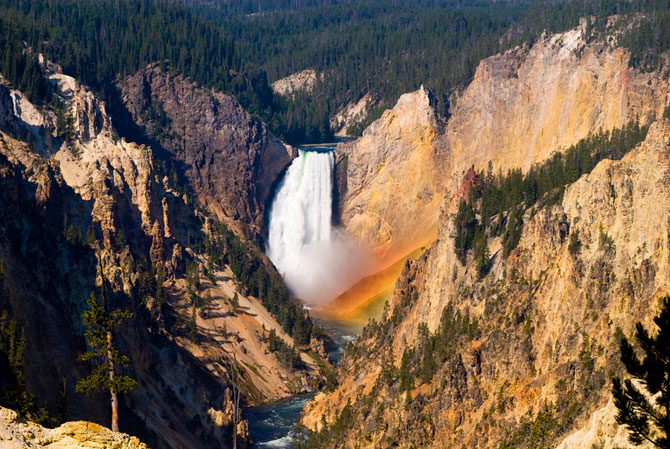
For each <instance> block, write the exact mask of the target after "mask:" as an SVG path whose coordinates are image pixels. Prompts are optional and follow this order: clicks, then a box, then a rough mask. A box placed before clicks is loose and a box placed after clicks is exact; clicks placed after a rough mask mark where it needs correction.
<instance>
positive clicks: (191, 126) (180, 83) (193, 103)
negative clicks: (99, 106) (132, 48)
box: [119, 66, 292, 236]
mask: <svg viewBox="0 0 670 449" xmlns="http://www.w3.org/2000/svg"><path fill="white" fill-rule="evenodd" d="M119 88H120V90H121V93H122V96H123V102H124V103H125V105H126V107H127V108H128V110H129V111H130V113H131V114H132V118H133V120H134V121H135V122H136V123H137V124H138V125H139V126H140V127H141V128H142V129H143V131H144V132H145V133H146V135H147V136H148V137H149V138H150V139H154V140H155V141H157V142H158V143H159V144H160V146H161V147H162V148H163V149H164V150H165V151H166V152H167V153H169V156H168V157H169V158H170V159H171V160H172V162H173V163H175V169H176V170H177V172H178V173H179V175H180V176H183V179H185V180H186V182H187V183H188V186H189V187H190V190H191V192H192V193H193V195H194V196H195V199H196V201H197V202H198V203H199V204H200V205H202V206H203V207H204V208H205V209H207V210H209V211H210V212H211V213H213V214H214V216H215V217H216V218H217V219H219V220H222V221H225V222H227V223H228V224H229V225H232V226H234V227H235V228H237V229H239V230H242V231H243V232H244V233H246V234H247V235H253V236H257V235H260V233H261V229H262V226H263V217H264V212H265V208H266V206H269V204H268V202H269V201H270V200H271V198H270V194H271V188H272V186H273V184H274V183H275V182H276V181H277V178H278V177H279V175H280V173H282V172H283V170H284V169H285V168H286V167H287V166H288V164H289V163H290V161H291V153H292V152H291V150H290V149H289V148H287V147H286V146H284V144H282V143H281V142H280V141H279V139H277V138H276V137H275V136H274V135H273V134H272V133H271V132H270V130H269V129H268V127H267V126H266V125H265V124H264V123H263V122H261V121H260V120H258V119H255V118H252V117H251V115H250V114H249V113H248V112H246V111H245V110H244V109H243V108H242V106H241V105H240V104H239V103H238V102H237V100H235V99H234V98H232V97H230V96H228V95H224V94H222V93H220V92H215V91H212V90H210V89H204V88H199V87H197V86H196V85H194V84H193V83H192V82H190V81H189V80H187V79H184V78H182V77H178V76H173V75H170V74H168V73H166V72H164V71H161V70H160V68H159V67H158V66H149V67H148V68H146V69H145V70H141V71H140V72H138V73H136V74H135V75H133V76H131V77H128V78H126V79H125V80H123V81H121V82H120V83H119Z"/></svg>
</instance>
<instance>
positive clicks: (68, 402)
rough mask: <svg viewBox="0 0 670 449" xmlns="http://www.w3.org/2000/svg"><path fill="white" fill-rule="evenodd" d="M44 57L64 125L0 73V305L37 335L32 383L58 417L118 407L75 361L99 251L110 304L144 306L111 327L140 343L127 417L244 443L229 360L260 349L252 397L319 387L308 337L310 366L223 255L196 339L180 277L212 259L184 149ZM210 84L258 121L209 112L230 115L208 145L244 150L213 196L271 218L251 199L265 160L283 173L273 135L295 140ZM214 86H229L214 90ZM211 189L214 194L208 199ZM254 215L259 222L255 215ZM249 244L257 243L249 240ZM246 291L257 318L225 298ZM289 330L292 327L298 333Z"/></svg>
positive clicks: (201, 441) (250, 372) (204, 440)
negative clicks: (137, 130)
mask: <svg viewBox="0 0 670 449" xmlns="http://www.w3.org/2000/svg"><path fill="white" fill-rule="evenodd" d="M46 73H47V75H48V76H49V78H50V79H51V80H52V81H53V82H54V83H55V84H57V85H58V87H59V92H60V94H59V95H60V100H61V101H62V102H63V105H64V108H65V115H64V117H65V118H66V120H62V119H61V120H60V121H61V122H63V121H65V122H69V126H67V125H66V126H63V124H62V123H61V125H58V123H59V120H57V117H56V114H55V112H54V111H53V110H51V109H50V108H49V107H36V106H34V105H32V104H30V102H29V101H28V100H27V99H26V97H25V96H24V95H22V94H21V92H17V91H15V90H11V89H9V88H8V87H7V86H6V85H5V84H4V83H0V264H1V265H2V268H3V270H2V273H1V275H0V312H2V311H7V312H8V313H9V316H10V317H12V318H13V319H15V320H16V322H17V324H18V327H19V329H21V330H22V332H23V335H24V337H25V341H26V349H25V381H26V385H27V390H28V391H29V392H31V393H33V394H34V395H35V396H36V397H37V398H38V401H39V405H40V406H42V405H44V406H46V407H47V408H48V409H49V410H50V412H51V413H55V412H54V411H56V410H57V413H59V414H60V415H62V416H57V418H59V419H72V420H77V419H86V420H92V421H96V422H99V423H108V422H110V418H109V415H110V413H109V406H108V399H107V397H106V395H105V394H100V395H92V396H90V397H87V396H85V395H82V394H79V393H75V385H76V383H77V381H79V380H80V379H82V378H83V377H84V376H85V375H86V374H87V373H88V372H90V369H91V366H90V365H87V364H85V363H82V362H80V361H78V355H79V354H81V353H83V352H85V351H86V342H85V340H84V338H83V333H84V329H83V328H82V324H81V323H82V321H81V314H82V312H83V310H84V309H85V308H86V300H87V299H88V297H89V295H90V292H91V291H99V286H100V283H101V279H100V276H97V273H96V271H97V270H96V265H97V261H96V258H97V257H96V256H97V255H99V256H100V258H101V260H102V262H103V264H104V274H105V278H106V279H107V282H108V293H109V298H108V299H109V303H110V307H112V308H116V307H121V308H126V309H128V310H130V311H131V312H132V313H133V318H132V320H131V321H130V322H129V323H128V324H127V326H125V327H124V328H123V329H122V330H121V331H119V332H117V333H116V335H115V339H116V344H117V345H118V347H119V348H120V350H121V351H122V352H123V353H124V354H128V355H129V357H130V360H131V365H130V367H129V369H128V374H130V375H132V376H133V377H134V378H135V379H137V380H138V386H137V387H136V388H135V390H134V391H133V392H132V393H130V394H127V395H123V396H122V398H121V409H120V417H121V418H120V427H121V428H122V429H124V430H126V431H128V432H130V433H133V434H136V435H139V436H141V438H142V440H143V441H146V442H147V443H148V444H150V445H151V446H152V447H155V448H189V449H197V448H205V447H207V448H212V447H221V448H225V447H229V446H230V444H231V442H232V432H234V431H236V432H238V434H239V435H238V436H239V438H238V445H239V447H241V448H244V447H246V445H247V443H248V429H247V427H246V421H242V422H241V423H240V424H239V426H238V428H237V429H234V428H233V427H234V424H233V420H232V417H233V411H232V410H233V408H232V405H231V404H232V403H231V401H230V396H231V394H230V387H231V385H230V383H231V382H230V369H229V368H228V363H226V361H227V360H228V359H229V358H232V353H233V352H234V351H240V352H241V353H242V354H243V355H241V356H240V359H241V360H242V361H243V362H249V359H250V357H249V356H247V355H246V353H247V352H249V353H252V354H254V355H255V359H254V362H253V365H252V364H251V363H250V362H249V363H248V364H247V365H242V364H241V363H240V366H239V371H240V372H241V373H242V377H243V379H242V381H241V384H242V389H243V393H242V403H243V404H251V403H258V402H260V401H263V400H268V399H277V398H280V397H285V396H287V395H288V394H290V393H292V392H297V391H305V390H307V389H312V388H315V386H316V383H317V382H318V381H317V380H316V379H315V377H316V375H315V372H316V371H317V368H316V366H315V364H314V362H313V360H312V359H311V358H310V357H308V356H307V355H306V354H305V353H302V357H303V359H304V362H305V363H306V365H307V367H306V368H305V369H304V370H299V371H293V370H288V369H286V368H283V367H282V366H281V365H280V364H279V363H278V362H277V360H276V356H275V354H273V353H272V352H270V351H269V350H267V343H265V342H264V341H261V339H260V338H259V332H260V330H261V328H262V326H263V325H265V326H266V328H267V329H268V330H269V329H272V328H277V329H279V328H280V325H279V324H278V323H277V322H276V320H275V319H274V318H273V317H272V316H271V315H270V314H269V313H268V311H267V310H265V309H264V308H263V307H262V306H261V304H260V302H259V301H258V300H257V299H255V298H247V297H246V295H245V294H244V292H243V287H241V286H240V285H239V282H237V280H236V279H235V277H234V275H233V274H232V272H230V269H229V267H226V266H223V267H219V268H220V269H222V270H227V271H226V275H225V276H222V277H221V278H220V279H218V281H217V280H216V279H215V281H216V283H215V284H216V285H214V284H212V282H211V281H208V282H209V284H205V280H204V274H202V275H201V278H202V279H201V282H202V283H203V284H205V285H209V287H210V288H209V289H208V290H212V295H211V301H210V302H209V303H208V308H209V310H218V309H223V310H225V313H224V314H223V315H219V316H218V317H216V318H215V317H214V316H212V317H210V318H209V319H205V318H204V317H202V316H201V318H202V319H201V320H199V321H198V322H197V323H196V328H195V337H196V339H200V341H202V342H203V343H202V344H201V345H195V344H193V343H192V342H191V341H190V340H189V338H188V335H189V333H188V332H189V331H187V325H186V323H188V322H189V320H190V319H191V317H192V304H193V299H192V297H191V294H190V293H189V292H187V289H186V288H184V287H183V284H184V280H183V278H184V274H185V271H186V270H185V268H186V263H187V262H188V261H189V260H190V261H192V262H193V261H195V262H196V263H197V262H204V260H203V259H202V256H201V255H199V254H196V253H195V252H194V249H193V247H192V246H193V243H197V242H199V241H202V239H203V236H204V235H205V233H206V232H209V231H208V230H209V229H210V227H211V226H210V223H211V221H212V218H211V217H210V216H208V215H207V214H206V213H205V212H200V211H196V210H195V208H194V207H193V206H192V204H190V203H189V202H188V201H187V198H186V195H183V192H182V191H179V190H178V186H176V185H175V184H174V182H173V181H174V180H173V179H171V178H170V177H169V176H165V175H164V174H163V173H162V172H161V170H160V169H159V167H160V162H162V163H164V164H166V165H168V166H170V165H171V163H172V162H174V163H178V162H179V161H180V159H178V158H177V156H175V155H171V154H170V153H167V156H166V157H167V159H163V160H162V161H160V162H159V161H158V160H157V158H156V157H155V155H154V153H153V152H152V149H151V147H149V146H146V145H139V144H136V143H133V142H127V141H125V140H124V139H122V138H120V137H119V136H118V134H117V133H116V131H115V129H114V128H113V127H112V123H111V120H110V118H109V115H108V114H107V111H106V108H105V105H104V104H103V103H102V102H101V101H99V100H98V99H97V98H96V97H95V96H94V95H93V93H92V92H91V91H90V90H89V89H87V88H86V87H85V86H83V85H81V84H79V83H78V82H77V81H76V80H74V79H73V78H71V77H69V76H66V75H63V74H62V73H59V72H57V71H55V72H54V71H52V70H47V72H46ZM166 80H167V78H165V79H164V80H163V81H165V82H167V81H166ZM174 81H175V83H176V84H177V87H174V89H184V90H188V89H191V90H190V91H189V92H190V94H189V93H183V91H180V92H182V93H183V95H186V96H187V97H188V95H194V96H196V97H198V98H200V99H201V96H204V95H205V94H203V93H202V92H201V93H200V94H198V93H197V92H196V93H193V90H192V85H190V84H188V83H184V82H183V81H181V80H180V79H176V80H174ZM161 86H162V88H163V89H169V88H168V87H166V86H163V85H161ZM179 86H181V87H179ZM198 95H201V96H198ZM179 98H180V99H181V100H183V101H186V100H185V98H184V97H179ZM202 98H204V97H202ZM207 98H209V101H210V103H207V104H208V105H209V107H216V108H218V107H221V108H223V107H224V106H225V107H227V108H228V109H227V112H226V113H227V114H229V116H232V117H236V118H237V119H240V120H242V121H243V123H244V124H245V125H248V126H247V127H245V128H244V129H245V131H244V132H242V131H240V130H239V128H236V127H235V126H232V125H231V124H230V123H228V124H226V125H224V124H221V123H218V122H216V120H214V119H213V120H214V122H215V123H212V124H211V126H212V127H214V128H216V129H219V130H221V129H224V128H225V129H227V131H225V132H224V131H221V132H222V133H223V134H224V135H225V136H227V137H225V138H223V137H222V138H221V139H223V140H216V139H215V138H214V137H212V135H213V134H216V133H211V134H210V137H211V139H213V140H207V139H208V137H207V136H205V137H203V138H204V139H205V140H204V141H199V144H198V145H200V146H199V147H198V148H201V149H202V151H203V152H205V154H208V155H209V156H208V157H209V159H210V162H211V160H213V161H215V162H216V161H218V162H216V163H221V164H223V163H224V162H225V164H233V165H235V168H234V169H233V168H231V166H230V165H225V167H227V168H228V169H230V170H231V173H233V174H234V177H235V180H233V181H230V182H224V180H223V179H218V180H217V179H215V178H208V179H209V180H208V181H207V183H210V182H211V183H212V184H211V185H212V189H214V190H211V192H214V193H212V195H216V192H220V191H218V190H215V186H217V185H222V186H228V185H229V184H230V189H232V190H225V192H226V194H228V193H230V195H231V196H226V197H225V199H226V200H227V201H228V200H229V202H228V203H225V205H223V203H222V204H218V203H217V204H218V205H216V204H215V205H214V206H212V210H213V211H214V212H216V211H223V207H224V206H225V207H229V206H230V207H233V208H234V207H239V208H240V211H241V212H240V215H237V216H235V217H236V219H239V220H244V219H249V220H256V219H257V218H258V219H262V218H259V217H260V215H259V216H256V215H254V214H253V213H252V211H255V212H256V213H260V211H259V209H258V208H256V209H253V208H252V207H251V206H250V205H252V204H253V205H255V206H253V207H257V206H258V207H260V206H259V204H260V203H258V202H256V201H257V199H256V197H255V195H259V194H260V193H259V192H265V195H267V192H268V191H269V189H270V187H269V184H270V183H271V182H270V181H268V183H267V185H266V184H264V183H263V182H262V181H259V179H260V178H263V179H270V177H268V178H264V176H265V175H266V174H267V171H270V172H272V173H273V176H274V175H276V173H277V171H276V170H275V165H274V162H272V161H269V160H268V158H270V159H272V157H274V156H273V153H272V151H274V150H276V153H274V155H279V156H281V157H280V158H279V160H280V161H282V163H284V162H288V159H289V157H288V154H287V153H286V149H285V147H283V146H282V145H281V144H280V143H279V142H278V141H275V140H273V139H274V138H273V137H272V136H271V135H270V134H267V133H266V128H265V125H263V124H261V123H260V122H256V121H254V120H252V119H251V118H250V117H249V116H248V114H246V113H245V112H244V111H242V110H241V108H239V106H238V105H237V104H236V103H234V102H233V101H232V100H230V99H229V98H227V97H223V96H220V95H218V94H213V93H212V94H210V96H209V97H207ZM216 98H219V99H220V100H221V102H220V103H218V105H217V106H213V105H215V104H217V103H216V101H215V100H216ZM203 101H205V100H203ZM224 101H225V102H226V103H225V105H224V103H222V102H224ZM196 103H197V102H196ZM191 112H192V111H191ZM210 112H211V111H210ZM214 115H215V116H216V114H214ZM210 118H211V116H210ZM180 123H181V122H180ZM59 126H60V128H59ZM198 126H200V128H196V130H200V131H202V133H203V134H206V129H205V128H203V127H205V125H204V124H202V122H198ZM217 127H218V128H217ZM226 127H228V128H226ZM165 131H166V132H172V131H170V130H165ZM210 131H211V130H210ZM239 133H242V134H239ZM225 139H230V142H229V143H230V145H231V146H234V149H232V150H231V148H232V147H226V148H227V149H224V150H222V151H223V152H224V153H225V151H229V150H230V151H232V152H233V153H234V154H233V153H225V154H226V155H227V156H229V159H225V158H224V157H223V156H221V154H219V153H220V152H219V151H218V147H216V148H214V149H212V148H211V147H210V146H209V145H217V144H221V145H223V144H224V143H225V142H227V141H226V140H225ZM237 139H241V141H238V140H237ZM245 139H246V140H245ZM217 142H218V143H217ZM263 142H264V143H263ZM261 144H263V145H265V144H267V145H270V146H271V147H272V148H273V149H274V150H273V149H270V150H268V151H265V152H263V151H261V150H260V148H261V146H254V145H261ZM275 144H276V147H274V146H273V145H275ZM245 145H249V147H248V149H249V151H247V147H246V146H245ZM186 148H187V149H191V150H193V148H194V147H189V146H187V147H186ZM262 148H264V149H265V150H267V147H262ZM178 155H181V156H184V157H187V156H188V157H191V156H193V157H194V158H195V157H196V155H193V154H191V153H178ZM200 156H202V155H198V156H197V157H198V158H199V157H200ZM279 156H278V157H279ZM171 158H174V159H171ZM189 160H190V159H189ZM198 161H201V159H198ZM199 163H200V162H198V163H196V162H194V164H195V165H194V167H195V166H198V167H201V166H200V165H198V164H199ZM216 163H213V164H214V165H213V166H208V167H209V168H206V173H207V176H210V175H211V174H212V173H213V172H214V171H215V170H216V169H217V167H218V168H221V166H220V165H216ZM210 169H211V170H210ZM207 170H210V171H207ZM193 173H195V172H193ZM193 176H195V178H194V181H193V182H196V181H197V182H199V181H200V180H202V179H203V178H201V177H200V176H201V174H200V172H197V173H196V174H193ZM202 176H205V175H202ZM255 176H259V177H260V178H255ZM232 177H233V175H231V178H232ZM254 180H256V181H258V183H259V185H258V186H256V185H255V184H254ZM245 183H246V184H245ZM249 183H251V187H250V189H251V192H252V196H251V197H246V196H242V197H235V195H236V194H237V193H236V192H238V191H237V190H235V189H238V190H239V189H242V184H244V185H247V184H249ZM208 185H209V184H208ZM226 188H227V187H226ZM203 192H204V190H201V191H200V193H201V195H203V196H202V197H201V198H200V199H201V200H202V201H203V202H205V199H206V198H209V199H210V200H212V198H211V197H208V196H206V194H205V193H203ZM207 192H210V191H209V190H208V191H207ZM221 192H222V191H221ZM234 198H237V200H235V199H234ZM211 202H213V200H212V201H210V203H211ZM247 202H248V203H247ZM261 209H262V208H261ZM247 212H248V214H247V215H244V213H247ZM222 213H223V212H222ZM240 223H243V221H240ZM248 225H249V229H255V228H254V226H256V225H255V223H254V222H252V221H250V222H249V223H248ZM249 251H250V254H251V251H254V247H253V244H252V243H250V244H249ZM256 251H257V252H258V253H260V251H259V250H257V249H256ZM159 271H160V272H162V276H161V275H159V274H158V273H159ZM161 281H162V282H163V284H160V282H161ZM166 291H167V292H168V293H169V294H166ZM159 292H162V293H161V295H160V298H159ZM235 293H237V294H238V296H239V297H240V302H241V303H242V304H246V303H249V304H251V305H253V307H249V308H248V310H252V309H253V311H254V316H255V318H254V317H251V315H249V316H247V315H245V314H243V313H240V314H239V316H237V314H236V313H235V312H231V311H230V310H227V309H229V308H230V307H229V306H228V300H229V298H230V297H231V296H233V295H234V294H235ZM203 294H204V292H203ZM202 313H204V312H202ZM220 325H224V326H225V325H229V330H228V331H227V332H223V333H221V332H220V329H219V328H218V326H220ZM214 334H217V335H214ZM279 334H280V336H281V337H282V338H285V339H286V341H287V342H288V343H289V344H291V343H292V340H291V339H290V337H288V336H287V335H284V334H283V333H282V332H281V331H280V332H279ZM241 336H244V341H245V343H244V344H241V338H242V337H241ZM205 342H206V343H207V344H205ZM224 347H227V349H226V350H224V349H223V348H224ZM261 372H263V374H260V373H261ZM256 383H257V384H258V386H256V385H255V384H256Z"/></svg>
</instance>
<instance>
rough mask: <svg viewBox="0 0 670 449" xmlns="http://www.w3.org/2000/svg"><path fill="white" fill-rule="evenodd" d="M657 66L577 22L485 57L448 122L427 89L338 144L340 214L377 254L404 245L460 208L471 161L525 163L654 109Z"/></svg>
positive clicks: (660, 90)
mask: <svg viewBox="0 0 670 449" xmlns="http://www.w3.org/2000/svg"><path fill="white" fill-rule="evenodd" d="M659 75H660V74H659V73H641V72H639V71H636V70H634V69H632V68H630V67H629V66H628V52H627V51H626V50H625V49H622V48H618V47H612V46H610V45H606V44H602V43H598V42H589V43H587V42H586V39H585V37H584V28H583V27H582V28H579V29H575V30H571V31H568V32H566V33H562V34H557V35H544V36H542V38H541V39H539V40H538V41H537V42H536V43H535V44H534V45H533V46H532V47H530V48H528V47H518V48H515V49H513V50H509V51H507V52H506V53H504V54H501V55H496V56H492V57H490V58H487V59H484V60H483V61H482V62H481V63H480V65H479V66H478V68H477V70H476V73H475V76H474V79H473V81H472V83H471V84H470V85H469V86H468V87H467V88H466V89H465V90H464V91H463V92H462V93H460V94H457V95H454V97H453V98H452V102H451V104H452V107H451V110H450V114H451V115H450V118H449V120H448V122H447V124H446V126H442V125H441V124H440V123H439V119H437V118H436V116H435V112H434V109H433V107H432V106H431V103H430V101H429V95H428V93H427V92H426V91H425V90H423V89H421V90H419V91H418V92H415V93H413V94H408V95H405V96H403V97H401V99H400V100H399V101H398V104H397V105H396V106H395V107H394V108H393V109H392V110H390V111H387V112H385V113H384V115H383V116H382V117H381V118H380V119H379V120H378V121H376V122H374V123H373V124H372V125H371V126H370V127H369V128H368V129H367V130H366V131H365V132H364V135H363V137H361V138H360V139H359V140H357V141H356V142H354V143H347V144H341V145H340V146H339V147H338V150H337V151H338V152H339V153H341V155H340V160H344V159H346V164H345V165H346V166H345V165H343V166H342V169H343V170H340V173H339V176H340V177H344V178H346V179H345V181H341V183H342V184H346V194H342V195H341V204H340V208H341V216H342V222H343V224H344V225H345V226H346V228H347V229H348V230H349V231H350V232H351V233H352V234H353V235H354V236H355V237H357V238H358V239H359V240H360V241H361V242H362V243H364V244H367V245H368V246H369V247H370V248H372V249H374V250H375V252H376V253H377V254H379V255H381V256H389V255H390V256H398V255H404V254H407V253H409V252H410V251H411V250H413V249H415V248H417V247H418V246H420V245H421V244H424V243H425V241H426V240H428V238H429V236H434V235H435V229H436V228H435V225H436V223H437V220H436V217H437V216H438V214H439V211H440V207H441V206H443V205H444V207H445V208H446V209H447V210H448V211H454V210H455V209H453V208H454V207H455V206H456V205H457V202H458V199H459V197H458V195H457V192H458V189H459V184H460V182H461V179H462V178H463V175H464V174H465V172H466V171H467V170H468V169H470V168H471V167H473V166H474V167H475V168H476V169H478V170H485V169H487V166H488V164H489V163H491V167H492V169H493V170H494V171H497V170H502V171H506V170H508V169H511V168H521V169H523V170H528V169H529V168H530V167H531V165H533V164H535V163H538V162H541V161H543V160H546V159H547V158H549V157H551V155H552V154H553V153H554V152H556V151H562V150H564V149H565V148H567V147H569V146H570V145H572V144H574V143H576V142H578V141H579V140H580V139H582V138H584V137H586V136H588V135H589V134H591V133H594V132H597V131H598V130H599V129H603V130H608V129H613V128H615V127H621V126H623V125H624V124H625V123H627V122H628V121H629V120H631V119H633V118H635V117H639V118H640V120H641V121H642V122H649V121H651V120H654V119H655V118H656V117H659V116H660V115H661V113H662V111H663V108H664V106H665V105H666V104H667V103H668V94H667V92H668V81H667V77H664V76H659ZM343 171H345V172H346V174H345V173H342V172H343ZM443 198H446V202H443V201H442V199H443ZM408 244H410V245H409V246H410V247H409V248H408V247H407V246H408Z"/></svg>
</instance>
